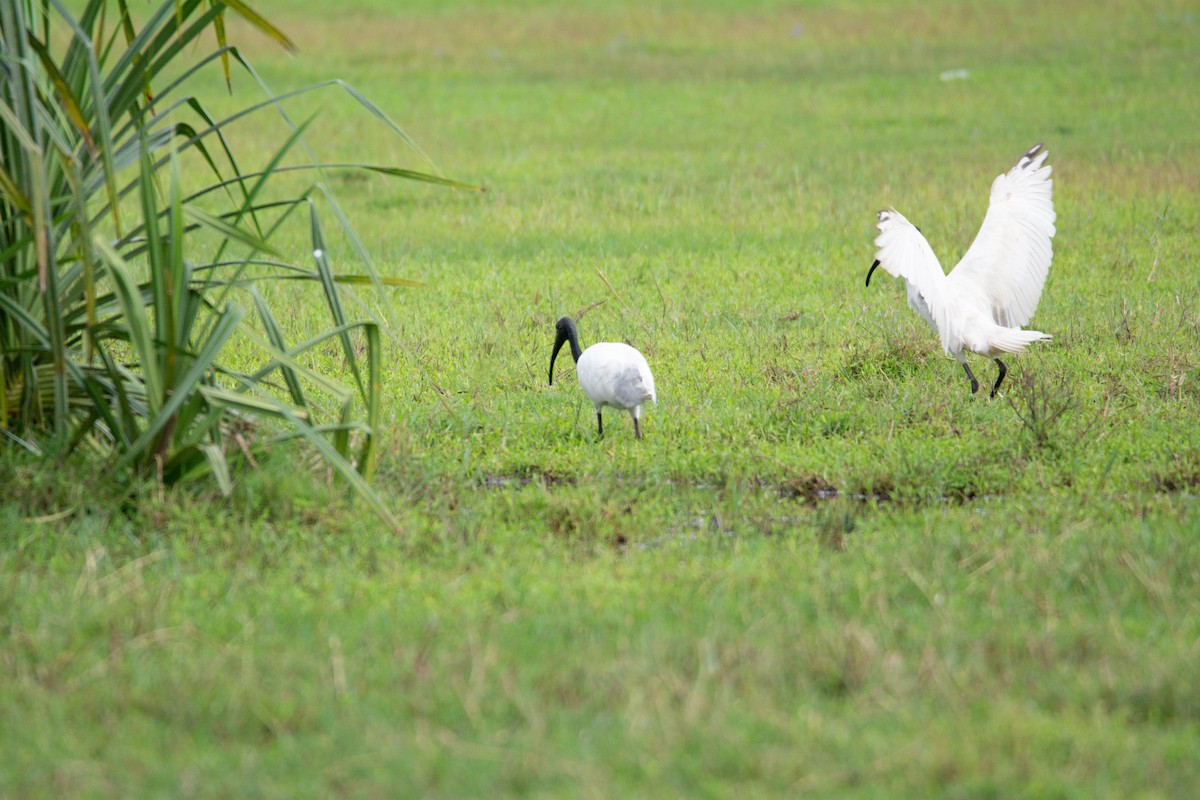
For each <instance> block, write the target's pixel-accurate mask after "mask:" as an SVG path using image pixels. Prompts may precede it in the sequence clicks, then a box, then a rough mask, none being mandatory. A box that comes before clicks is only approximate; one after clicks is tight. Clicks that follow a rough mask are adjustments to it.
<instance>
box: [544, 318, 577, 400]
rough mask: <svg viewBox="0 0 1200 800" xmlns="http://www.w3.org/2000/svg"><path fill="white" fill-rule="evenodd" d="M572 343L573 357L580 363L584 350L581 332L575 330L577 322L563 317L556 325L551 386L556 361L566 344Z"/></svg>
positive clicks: (551, 364) (551, 354) (551, 366)
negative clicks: (580, 336)
mask: <svg viewBox="0 0 1200 800" xmlns="http://www.w3.org/2000/svg"><path fill="white" fill-rule="evenodd" d="M566 342H570V343H571V357H572V358H574V359H575V360H576V361H579V356H580V355H582V354H583V350H581V349H580V348H579V331H578V330H577V329H576V328H575V320H573V319H571V318H570V317H562V318H560V319H559V320H558V322H556V323H555V324H554V350H553V351H552V352H551V353H550V385H551V386H553V385H554V359H556V358H558V351H559V350H561V349H562V346H563V344H564V343H566Z"/></svg>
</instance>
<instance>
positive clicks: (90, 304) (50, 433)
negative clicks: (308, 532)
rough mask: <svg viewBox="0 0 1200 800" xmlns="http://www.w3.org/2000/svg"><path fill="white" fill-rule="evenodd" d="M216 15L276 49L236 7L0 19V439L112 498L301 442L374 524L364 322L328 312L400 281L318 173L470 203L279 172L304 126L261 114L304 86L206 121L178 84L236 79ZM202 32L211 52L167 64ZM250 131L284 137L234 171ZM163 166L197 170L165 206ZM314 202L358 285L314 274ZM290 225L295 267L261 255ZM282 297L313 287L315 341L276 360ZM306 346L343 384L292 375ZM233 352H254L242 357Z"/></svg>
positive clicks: (321, 245) (92, 10)
mask: <svg viewBox="0 0 1200 800" xmlns="http://www.w3.org/2000/svg"><path fill="white" fill-rule="evenodd" d="M230 12H232V13H236V14H238V15H240V16H241V17H242V18H243V19H245V20H247V21H249V22H250V23H251V24H252V25H254V26H255V27H257V28H258V29H259V30H261V31H263V32H264V33H266V34H268V35H269V36H271V37H272V38H273V39H275V40H276V41H278V42H280V43H281V44H282V45H283V46H285V47H290V46H291V44H290V42H289V41H288V40H287V38H286V37H285V36H284V35H283V34H282V33H280V32H279V31H278V30H277V29H276V28H275V27H274V26H272V25H271V24H270V23H269V22H267V21H266V20H264V19H263V18H262V17H261V16H259V15H258V14H257V13H256V12H254V11H253V9H251V8H250V7H249V6H248V5H247V4H246V3H245V2H242V0H164V2H161V3H159V4H158V6H157V7H156V8H152V9H151V10H150V12H149V14H148V15H147V16H146V17H145V19H144V21H143V22H141V23H140V24H135V22H134V19H133V17H132V16H131V14H130V9H129V8H128V5H127V2H126V0H86V2H85V3H84V4H83V8H82V10H81V11H80V12H79V13H78V14H75V13H72V12H71V11H70V10H69V9H68V8H67V7H66V6H65V5H64V3H63V2H62V0H9V1H8V2H2V3H0V432H2V433H3V434H4V436H6V437H7V438H8V439H9V440H10V441H11V442H14V443H17V444H18V445H20V446H24V447H26V448H27V449H29V450H31V451H34V452H41V451H42V450H43V449H44V448H43V444H44V443H45V442H47V441H52V442H56V443H58V447H57V448H56V450H57V451H58V452H65V453H71V452H77V451H79V450H81V449H85V450H89V451H100V452H101V454H102V456H103V457H105V458H109V459H111V462H112V470H111V471H112V474H114V475H115V476H117V477H118V478H119V479H122V480H127V481H133V480H136V479H138V478H139V477H141V476H153V477H157V478H159V479H160V480H164V481H168V482H170V481H178V480H181V479H184V478H186V477H188V476H191V475H195V474H209V475H211V476H213V477H214V478H215V479H216V481H217V483H218V485H219V486H220V487H221V489H222V490H223V491H226V492H228V491H229V490H230V488H231V477H230V462H231V459H235V458H239V457H249V458H253V457H254V451H255V450H256V449H261V448H263V447H266V446H269V445H270V444H271V443H272V442H277V441H279V440H281V439H290V438H301V439H303V440H305V441H307V442H308V443H309V445H310V446H311V447H312V448H314V449H315V450H316V451H318V452H319V453H320V454H321V455H322V456H323V457H324V459H325V460H326V462H327V463H328V464H329V465H330V466H331V468H332V469H333V470H334V471H335V472H336V474H338V475H339V476H340V477H341V478H342V479H343V480H345V481H346V482H347V484H348V485H349V486H350V487H352V488H353V489H354V490H356V491H357V492H358V493H359V494H360V495H362V496H364V497H366V498H367V499H368V500H369V501H370V502H371V503H372V504H373V505H374V507H375V508H376V510H377V511H378V512H379V513H380V514H381V515H383V516H385V517H388V516H389V515H388V511H387V509H386V508H385V507H384V505H383V504H382V503H381V502H380V501H379V499H378V498H377V497H376V496H375V495H374V494H373V493H372V492H371V490H370V488H369V481H370V478H371V476H372V473H373V470H374V467H375V452H376V451H375V443H376V435H377V430H378V424H379V409H380V397H379V372H380V358H381V357H380V348H381V336H380V334H381V328H382V325H381V321H380V320H379V319H378V318H377V317H376V316H375V315H374V314H372V313H371V312H370V310H369V309H368V308H367V307H366V305H365V304H362V303H359V304H358V307H359V309H360V313H361V315H362V318H361V319H352V318H351V317H350V316H349V315H348V313H347V300H350V301H353V300H356V299H357V298H356V297H355V296H354V294H353V290H352V287H353V286H355V285H367V286H373V287H375V288H376V289H377V290H380V291H382V290H383V289H384V287H385V286H388V285H404V284H405V283H406V282H404V281H398V280H395V279H386V278H383V277H381V276H380V275H379V274H378V272H377V271H376V270H375V269H374V267H373V265H372V264H371V261H370V258H369V256H368V255H367V251H366V248H365V247H362V244H361V242H359V241H358V239H357V237H356V236H355V235H354V232H353V229H352V228H351V227H350V225H349V221H348V220H347V219H346V217H345V215H344V214H343V213H342V212H341V210H340V208H338V207H337V205H336V201H335V200H334V198H333V197H332V195H331V194H330V193H329V192H328V190H327V189H326V188H325V186H324V184H322V183H321V182H320V175H321V174H322V170H324V169H328V168H331V167H334V166H336V167H338V168H361V169H368V170H372V171H374V172H377V173H382V174H385V175H391V176H395V177H400V178H408V179H417V180H425V181H431V182H435V183H441V184H444V185H451V186H459V187H464V188H473V187H466V186H465V184H459V183H457V182H454V181H450V180H447V179H445V178H441V177H438V176H435V175H432V174H429V173H421V172H412V171H407V170H401V169H396V168H392V167H386V166H374V165H346V164H339V165H322V164H318V163H312V162H311V161H310V163H308V164H306V165H302V166H301V167H294V166H286V163H287V162H286V158H287V156H288V155H289V154H290V153H292V152H293V151H294V150H297V149H303V150H307V148H298V146H299V145H302V144H303V134H304V131H305V129H306V127H307V124H308V123H303V124H299V125H296V124H293V123H292V122H291V120H290V119H287V117H286V114H285V112H283V111H282V108H283V106H282V103H281V100H284V99H286V97H288V96H290V95H293V94H297V93H299V92H305V91H313V90H316V89H319V88H322V87H320V86H318V87H308V88H306V89H302V90H298V92H292V93H289V94H288V95H284V96H282V97H275V96H272V95H271V94H270V93H269V92H266V90H265V87H264V92H265V96H264V99H263V100H262V101H261V102H259V103H257V104H254V105H251V106H250V107H248V108H245V109H242V110H241V111H238V112H237V113H234V114H232V115H229V116H227V117H225V118H223V119H215V118H214V117H213V116H212V115H210V114H209V113H208V111H207V110H206V109H205V106H204V105H203V103H202V102H201V100H200V99H199V98H197V97H195V96H192V95H190V94H188V93H187V87H188V85H189V79H191V78H192V77H193V76H194V75H195V74H196V73H197V72H198V71H199V70H201V69H204V68H206V67H209V68H212V67H213V66H215V65H216V64H220V65H221V67H222V68H223V69H224V73H225V77H226V80H228V79H229V70H230V65H231V63H236V64H238V65H240V66H241V67H243V68H244V69H245V71H246V72H247V73H248V74H249V75H251V76H252V77H256V76H254V73H253V71H252V70H251V69H250V67H249V65H248V64H247V63H246V62H245V60H244V59H243V58H242V57H241V56H240V55H239V53H238V52H237V50H236V49H235V48H233V47H230V46H229V45H228V43H227V42H226V37H225V25H224V20H225V15H226V13H230ZM209 30H212V31H213V32H215V41H216V45H215V47H214V48H213V49H212V50H211V51H210V52H208V54H207V55H206V56H204V57H202V58H199V59H197V60H196V62H195V63H193V64H191V65H185V66H181V64H180V63H178V62H179V61H180V56H181V54H182V53H184V52H186V51H187V50H188V49H189V48H190V47H191V46H193V45H195V44H197V43H199V42H202V41H203V39H202V38H201V37H202V34H204V33H205V32H206V31H209ZM54 37H57V38H54ZM193 49H194V48H193ZM332 83H334V84H336V85H339V86H340V85H341V84H340V83H338V82H332ZM326 85H328V84H326ZM343 88H345V89H346V91H348V92H349V93H350V94H351V95H352V96H353V97H354V98H355V99H356V100H357V101H358V102H359V103H360V104H361V105H362V107H363V108H364V109H365V110H366V111H367V112H368V113H370V114H373V115H374V116H375V117H376V118H377V119H378V120H380V121H381V122H382V124H385V125H388V126H390V127H391V129H392V130H393V131H394V132H395V133H396V134H397V135H398V136H400V137H402V138H403V139H404V140H405V141H408V139H407V137H405V136H404V134H403V132H402V131H401V130H400V129H399V128H398V127H397V126H396V125H395V124H394V123H392V122H391V120H389V119H388V118H387V117H386V116H385V115H384V114H383V113H382V112H381V111H380V110H379V109H378V108H376V107H375V106H373V105H372V104H371V103H370V102H369V101H367V100H366V99H365V98H363V97H362V96H361V95H359V94H358V93H357V92H355V91H354V90H353V89H351V88H350V87H343ZM252 113H279V114H285V116H284V118H285V120H287V122H288V124H289V125H290V126H291V134H290V135H289V136H288V137H287V138H286V140H285V141H284V142H282V143H281V145H280V146H279V148H278V150H277V151H276V152H275V154H274V155H273V156H272V157H271V158H270V159H269V160H268V163H267V164H265V165H264V166H262V167H261V168H259V169H256V170H254V171H253V172H246V171H243V170H242V169H241V167H240V164H239V162H238V159H237V158H236V156H235V153H234V152H233V149H232V147H231V145H230V140H229V137H227V136H226V131H227V128H228V127H229V126H230V125H231V124H232V123H233V122H234V121H236V120H238V119H240V118H243V117H245V116H246V115H247V114H252ZM309 122H311V120H309ZM409 144H412V143H411V142H409ZM413 147H414V148H415V145H413ZM418 152H419V150H418ZM185 155H186V156H188V157H191V158H193V159H196V160H199V162H200V163H203V164H204V165H206V170H207V172H206V174H208V175H209V176H210V178H209V181H208V183H207V184H206V185H204V186H203V187H202V188H201V189H199V190H195V191H190V192H189V191H187V190H186V189H185V184H184V181H183V179H182V177H181V167H180V163H181V159H182V158H184V157H185ZM296 169H306V170H310V171H313V173H314V181H313V183H312V184H310V185H309V186H308V187H307V188H306V189H305V190H303V191H301V192H299V193H293V194H291V196H284V197H279V196H276V193H275V192H273V189H274V186H275V184H276V183H277V181H275V180H274V179H275V178H277V177H278V176H280V175H282V174H283V173H285V172H291V171H294V170H296ZM189 177H191V175H190V173H189ZM214 204H216V205H217V206H218V210H216V211H213V210H211V209H212V208H213V206H214ZM322 204H326V205H330V206H331V207H332V208H333V209H334V211H335V216H336V217H337V220H338V221H339V223H340V224H341V225H342V226H343V228H344V230H345V232H346V234H347V235H348V236H349V237H350V239H351V241H353V242H354V243H355V244H356V248H355V249H356V252H357V253H358V261H359V264H360V265H361V271H360V272H359V273H357V274H341V273H338V272H337V271H335V269H334V268H333V266H332V264H331V263H330V260H329V255H328V253H329V250H328V248H327V247H326V244H325V239H324V235H323V233H322V228H321V225H320V214H319V208H320V207H322ZM296 212H300V213H301V214H305V212H307V213H306V216H307V217H308V227H309V230H310V231H311V233H310V235H311V238H312V251H313V263H312V266H303V265H299V264H294V263H288V262H287V261H286V260H285V259H284V257H283V256H281V254H280V253H279V251H278V250H277V249H276V247H275V246H274V245H273V244H272V239H273V237H275V236H276V234H277V233H278V232H279V231H281V230H283V229H284V228H285V226H286V225H288V224H289V222H292V223H297V222H300V220H296V219H294V217H296V216H297V214H296ZM214 241H215V242H219V244H216V245H213V244H212V243H213V242H214ZM202 252H203V253H205V254H206V255H204V256H202V255H200V253H202ZM282 280H288V281H297V280H299V281H306V282H311V283H313V284H314V285H316V286H319V287H320V291H321V293H322V296H323V298H324V306H325V308H326V309H327V310H328V314H329V323H328V328H327V330H325V331H324V332H322V333H320V334H318V335H317V336H313V337H311V338H309V339H307V340H306V341H302V342H298V343H294V344H289V343H288V342H287V341H286V339H285V331H284V326H281V325H280V324H279V321H278V320H277V318H276V316H275V315H274V314H273V312H272V310H271V304H270V303H269V302H268V300H267V299H265V296H266V294H267V293H264V292H262V291H260V288H261V287H262V284H263V282H264V281H282ZM239 301H240V303H239ZM242 304H245V306H246V308H243V305H242ZM235 341H236V342H237V343H238V347H237V351H238V352H237V354H236V359H235V358H234V357H233V352H232V351H233V348H232V346H231V343H233V342H235ZM328 342H333V343H335V344H336V345H337V346H338V347H339V348H340V351H341V355H342V357H343V359H344V362H345V364H346V374H347V376H348V377H347V379H346V380H340V379H338V378H337V377H335V376H331V375H327V374H322V373H321V372H318V371H317V370H315V369H313V368H312V367H310V366H307V365H306V362H307V359H306V357H305V356H306V354H308V353H309V352H310V351H311V350H313V349H314V348H316V347H318V346H320V345H324V344H326V343H328ZM247 346H252V347H253V348H255V352H257V353H258V354H259V355H258V356H257V357H256V358H252V359H248V357H247V354H246V349H247ZM248 360H249V361H253V362H254V366H253V367H252V368H249V369H247V368H246V366H245V365H246V364H247V363H248Z"/></svg>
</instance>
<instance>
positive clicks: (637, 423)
mask: <svg viewBox="0 0 1200 800" xmlns="http://www.w3.org/2000/svg"><path fill="white" fill-rule="evenodd" d="M633 432H634V433H635V434H637V438H639V439H640V438H642V421H641V420H640V419H638V418H637V417H634V418H633Z"/></svg>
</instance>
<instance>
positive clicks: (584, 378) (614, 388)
mask: <svg viewBox="0 0 1200 800" xmlns="http://www.w3.org/2000/svg"><path fill="white" fill-rule="evenodd" d="M566 342H569V343H570V344H571V356H572V357H573V358H574V359H575V375H576V376H577V377H578V379H579V385H580V386H581V387H583V393H584V394H586V395H587V396H588V399H589V400H591V401H592V404H593V405H595V407H596V426H597V428H598V429H599V432H600V435H601V436H603V435H604V419H603V418H602V417H601V416H600V410H601V409H602V408H603V407H604V406H611V407H612V408H620V409H624V410H626V411H628V412H629V415H630V416H631V417H633V430H634V433H635V434H636V435H637V438H639V439H640V438H642V424H641V416H642V404H643V403H645V402H646V401H647V400H649V401H651V402H653V403H655V404H657V403H658V398H657V396H656V395H655V392H654V376H653V375H652V374H651V373H650V365H649V364H647V363H646V359H645V358H644V357H643V356H642V354H641V353H639V352H638V351H637V350H635V349H634V348H632V347H630V346H629V345H627V344H625V343H623V342H597V343H596V344H594V345H592V346H591V347H589V348H588V349H586V350H582V351H581V350H580V348H579V332H578V330H577V329H576V327H575V321H574V320H573V319H571V318H570V317H563V318H562V319H560V320H559V321H558V323H557V324H556V325H555V339H554V352H552V353H551V354H550V385H551V386H553V385H554V359H555V358H557V357H558V351H559V350H560V349H562V346H563V344H564V343H566Z"/></svg>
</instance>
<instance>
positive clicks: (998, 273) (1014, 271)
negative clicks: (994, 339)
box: [949, 144, 1055, 328]
mask: <svg viewBox="0 0 1200 800" xmlns="http://www.w3.org/2000/svg"><path fill="white" fill-rule="evenodd" d="M1048 155H1049V151H1047V150H1044V149H1043V148H1042V145H1040V144H1038V145H1035V146H1034V147H1032V148H1030V150H1029V151H1028V152H1026V153H1025V154H1024V155H1023V156H1021V158H1020V159H1019V160H1018V161H1017V163H1016V164H1015V165H1014V166H1013V168H1012V169H1010V170H1009V171H1008V172H1007V173H1006V174H1003V175H999V176H997V177H996V180H995V181H993V183H992V194H991V200H990V201H989V204H988V210H987V215H986V216H985V217H984V219H983V224H982V225H981V226H980V228H979V233H978V234H976V236H975V241H974V242H972V243H971V246H970V247H969V248H968V249H967V252H966V254H965V255H964V256H963V258H962V260H961V261H959V262H958V265H957V266H956V267H955V268H954V269H953V270H952V271H951V272H950V276H949V281H950V283H951V284H952V285H954V286H955V287H956V288H961V289H963V290H965V291H974V292H978V293H981V294H982V295H983V297H984V298H985V299H986V300H987V302H988V303H989V304H990V306H991V312H992V319H993V320H994V321H995V322H996V324H998V325H1003V326H1006V327H1014V328H1015V327H1020V326H1022V325H1024V324H1026V323H1027V322H1029V320H1030V319H1031V318H1032V317H1033V313H1034V311H1036V310H1037V305H1038V300H1039V299H1041V296H1042V287H1043V286H1044V285H1045V283H1046V276H1047V275H1048V274H1049V272H1050V262H1051V260H1052V259H1053V256H1054V251H1053V248H1052V246H1051V238H1052V237H1053V236H1054V221H1055V214H1054V200H1053V197H1052V187H1053V181H1051V180H1050V172H1051V168H1050V165H1049V164H1047V163H1046V157H1047V156H1048Z"/></svg>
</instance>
